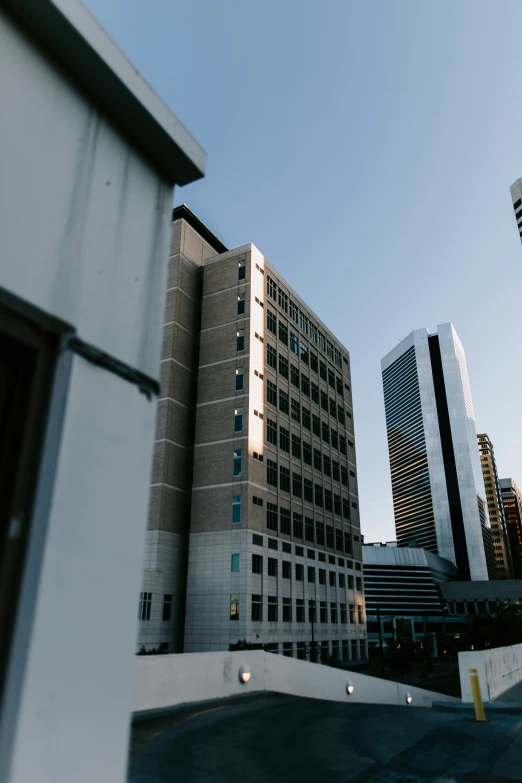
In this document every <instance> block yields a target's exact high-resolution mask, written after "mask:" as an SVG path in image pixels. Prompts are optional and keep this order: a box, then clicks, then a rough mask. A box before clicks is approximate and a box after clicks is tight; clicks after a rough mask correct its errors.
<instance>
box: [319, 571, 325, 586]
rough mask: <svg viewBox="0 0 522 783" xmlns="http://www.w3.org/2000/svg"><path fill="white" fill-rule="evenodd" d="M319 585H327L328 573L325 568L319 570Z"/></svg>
mask: <svg viewBox="0 0 522 783" xmlns="http://www.w3.org/2000/svg"><path fill="white" fill-rule="evenodd" d="M319 584H320V585H325V584H326V571H325V570H324V568H320V569H319Z"/></svg>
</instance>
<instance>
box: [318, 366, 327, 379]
mask: <svg viewBox="0 0 522 783" xmlns="http://www.w3.org/2000/svg"><path fill="white" fill-rule="evenodd" d="M319 375H320V376H321V378H322V379H323V381H326V379H327V377H328V376H327V373H326V364H325V363H324V362H322V361H319Z"/></svg>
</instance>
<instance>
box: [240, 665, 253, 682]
mask: <svg viewBox="0 0 522 783" xmlns="http://www.w3.org/2000/svg"><path fill="white" fill-rule="evenodd" d="M250 674H251V673H250V669H249V667H248V666H246V665H243V666H241V667H240V668H239V682H245V683H246V682H248V681H249V679H250Z"/></svg>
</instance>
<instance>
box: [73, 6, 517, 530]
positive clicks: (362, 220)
mask: <svg viewBox="0 0 522 783" xmlns="http://www.w3.org/2000/svg"><path fill="white" fill-rule="evenodd" d="M88 6H89V7H90V8H91V10H92V11H93V12H94V13H95V15H96V16H97V17H98V19H99V20H100V21H101V23H102V24H103V25H104V27H105V28H106V29H107V30H108V32H109V33H110V34H111V35H112V37H113V38H114V39H115V41H116V42H117V43H118V44H119V45H120V47H121V48H122V49H123V50H124V51H125V53H126V54H127V55H128V56H129V57H130V59H131V60H132V61H133V63H134V64H135V65H136V67H137V68H138V69H139V70H140V71H141V73H142V74H143V76H144V77H145V78H146V79H147V80H148V81H149V82H150V84H151V85H152V86H153V87H154V89H155V90H156V91H157V92H158V93H159V95H160V96H161V97H162V98H163V99H164V100H165V102H166V103H167V104H168V105H169V106H170V107H171V108H172V109H173V111H174V112H175V113H176V114H177V115H178V117H179V118H180V119H181V121H182V122H183V123H184V124H185V125H186V126H187V127H188V128H189V130H190V131H191V132H192V133H193V135H194V136H195V137H196V138H197V140H198V141H199V142H200V144H201V145H202V146H203V147H204V148H205V149H206V150H207V152H208V170H207V176H206V177H205V179H203V180H201V181H200V182H198V183H195V184H193V185H189V186H187V187H185V188H182V189H179V190H177V192H176V195H175V200H176V203H182V202H186V203H187V204H188V205H189V206H190V208H191V209H192V210H193V211H194V212H195V213H196V214H197V215H198V216H199V217H200V218H201V219H202V220H203V221H204V222H205V223H206V224H207V225H208V226H209V227H210V228H211V229H212V230H213V231H214V232H215V233H216V234H217V236H218V237H219V238H220V239H221V240H222V241H223V242H224V243H225V244H226V245H227V246H229V247H237V246H239V245H242V244H245V243H247V242H253V243H254V244H255V245H256V246H257V247H258V248H259V250H261V252H262V253H263V254H264V255H265V256H266V257H267V258H268V260H269V261H270V262H271V263H273V264H274V265H275V266H276V267H277V268H278V269H279V270H280V271H281V274H282V275H283V276H284V277H286V278H287V279H288V281H289V282H290V283H291V285H292V286H293V287H294V288H296V290H297V291H298V292H299V293H300V294H301V296H302V297H303V298H304V299H305V300H306V301H307V302H309V303H310V306H311V307H312V308H313V310H315V311H316V312H317V313H318V315H319V316H320V317H321V318H322V320H323V321H325V322H326V324H327V325H328V326H329V327H330V328H331V329H332V330H333V332H334V333H335V334H337V335H338V336H339V338H340V339H341V340H342V341H343V343H344V344H345V345H346V346H347V347H348V348H349V350H350V352H351V363H352V381H353V393H354V419H355V435H356V446H357V462H358V473H359V489H360V507H361V522H362V530H363V533H364V534H365V537H366V540H367V541H372V540H391V539H393V538H395V529H394V523H393V510H392V503H391V486H390V477H389V465H388V453H387V445H386V429H385V421H384V405H383V397H382V387H381V376H380V359H381V358H382V356H384V355H385V354H386V353H387V352H388V351H389V350H390V349H391V348H392V347H393V346H394V345H395V344H396V343H397V342H398V340H399V339H401V338H402V337H404V336H405V335H406V334H407V333H408V332H410V331H412V330H413V329H417V328H421V327H424V326H426V327H428V328H432V329H433V328H435V326H436V324H438V323H443V322H445V321H453V323H454V325H455V328H456V329H457V332H458V334H459V336H460V339H461V340H462V342H463V344H464V348H465V351H466V358H467V363H468V372H469V376H470V383H471V391H472V395H473V403H474V407H475V417H476V422H477V429H478V430H479V431H486V432H487V433H488V434H489V436H490V437H491V439H492V440H493V443H494V445H495V452H496V457H497V463H498V466H499V470H500V474H501V476H512V477H513V478H514V479H515V481H517V482H518V483H519V485H521V484H522V415H521V398H522V316H521V310H522V246H521V245H520V241H519V238H518V233H517V228H516V223H515V218H514V213H513V209H512V206H511V201H510V193H509V186H510V185H511V184H512V182H514V180H515V179H517V178H518V177H522V100H521V96H522V77H521V68H520V52H521V30H522V2H520V0H502V2H498V3H495V2H492V1H491V0H455V1H454V2H449V0H447V1H446V2H442V1H441V0H431V1H430V0H421V2H419V0H402V1H401V0H394V2H390V1H389V0H380V1H379V2H376V1H375V0H373V1H372V0H365V2H352V1H351V0H313V1H312V0H189V2H187V0H183V2H181V0H88Z"/></svg>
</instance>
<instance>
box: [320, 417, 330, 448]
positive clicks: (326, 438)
mask: <svg viewBox="0 0 522 783" xmlns="http://www.w3.org/2000/svg"><path fill="white" fill-rule="evenodd" d="M321 435H322V437H323V440H324V442H325V443H330V430H329V428H328V424H327V423H326V422H324V421H323V422H322V424H321Z"/></svg>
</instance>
